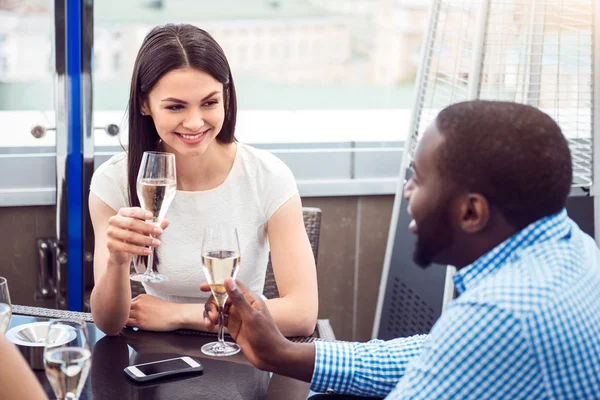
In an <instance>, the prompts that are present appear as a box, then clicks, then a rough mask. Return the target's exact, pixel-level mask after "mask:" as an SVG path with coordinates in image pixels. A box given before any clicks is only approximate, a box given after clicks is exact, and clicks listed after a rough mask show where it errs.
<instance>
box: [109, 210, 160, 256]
mask: <svg viewBox="0 0 600 400" xmlns="http://www.w3.org/2000/svg"><path fill="white" fill-rule="evenodd" d="M151 219H152V213H151V212H149V211H145V210H143V209H141V208H140V207H124V208H121V209H120V210H119V212H118V213H117V215H115V216H112V217H111V218H110V219H109V221H108V230H107V232H106V234H107V236H108V240H107V247H108V251H109V253H110V259H111V260H112V261H114V262H115V263H117V264H125V263H127V265H129V260H130V259H131V257H132V256H148V255H149V254H150V253H151V247H158V246H160V240H159V239H158V236H160V235H161V234H162V232H163V230H164V229H166V228H167V227H168V226H169V221H168V220H167V219H163V220H162V221H161V223H160V226H156V225H155V224H153V223H150V222H146V221H147V220H151Z"/></svg>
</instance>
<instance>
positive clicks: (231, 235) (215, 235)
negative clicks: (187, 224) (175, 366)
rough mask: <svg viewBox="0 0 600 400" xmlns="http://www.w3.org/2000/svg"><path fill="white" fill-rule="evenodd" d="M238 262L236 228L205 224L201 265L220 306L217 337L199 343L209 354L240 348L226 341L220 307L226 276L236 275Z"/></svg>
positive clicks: (224, 353) (223, 297) (225, 354)
mask: <svg viewBox="0 0 600 400" xmlns="http://www.w3.org/2000/svg"><path fill="white" fill-rule="evenodd" d="M239 266H240V243H239V239H238V233H237V229H235V228H228V227H208V228H206V229H205V230H204V240H203V242H202V269H203V270H204V275H205V276H206V280H207V281H208V284H209V285H210V290H211V292H212V294H213V296H214V297H215V300H216V302H217V307H218V310H219V338H218V341H217V342H212V343H207V344H205V345H204V346H202V352H203V353H204V354H206V355H209V356H217V357H219V356H231V355H233V354H236V353H238V352H239V351H240V346H238V345H237V344H235V343H231V342H226V341H225V326H224V324H223V321H224V315H223V307H224V306H225V302H226V301H227V290H226V289H225V278H232V279H235V277H236V275H237V272H238V268H239Z"/></svg>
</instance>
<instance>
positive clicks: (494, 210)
mask: <svg viewBox="0 0 600 400" xmlns="http://www.w3.org/2000/svg"><path fill="white" fill-rule="evenodd" d="M413 167H414V178H413V179H411V180H410V181H409V182H408V183H407V184H406V187H405V197H406V199H407V201H408V210H409V214H410V215H411V216H412V218H413V221H412V222H411V223H410V225H409V229H410V230H411V231H412V232H413V233H414V234H415V235H417V238H418V240H417V244H416V248H415V252H414V259H415V261H416V263H418V264H419V265H421V266H423V267H426V266H428V265H429V264H431V263H432V262H436V263H439V264H451V265H454V266H456V267H457V269H458V272H457V273H456V274H455V275H454V277H453V279H454V283H455V286H456V290H457V291H458V294H459V296H458V298H457V299H455V300H454V301H453V302H452V303H451V304H450V305H449V306H448V308H447V310H446V312H445V313H444V314H443V315H442V316H441V317H440V319H439V320H438V321H437V323H436V324H435V325H434V327H433V328H432V329H431V332H430V333H429V334H428V335H419V336H414V337H408V338H400V339H395V340H391V341H389V342H383V341H372V342H369V343H362V344H359V343H326V342H316V343H314V344H295V343H291V342H289V341H287V340H286V339H285V338H284V337H283V336H282V335H281V334H280V333H279V332H278V331H277V328H276V327H275V325H274V323H273V321H272V319H271V318H270V316H269V313H268V311H267V309H266V307H265V305H264V303H263V302H262V301H261V300H260V298H258V296H255V295H254V294H252V293H250V292H248V291H246V290H245V288H244V286H242V285H239V287H238V286H237V285H236V283H235V282H233V281H231V280H228V281H227V283H226V286H227V289H228V292H229V294H230V301H231V306H230V309H229V311H228V313H229V320H228V327H229V331H230V333H231V334H232V336H233V337H234V338H235V340H236V341H237V342H238V343H239V344H240V346H241V347H242V351H243V352H244V354H245V355H246V356H247V357H248V359H249V360H250V362H251V363H252V364H254V365H255V366H257V367H259V368H261V369H266V370H270V371H273V372H275V373H277V374H281V375H287V376H291V377H293V378H297V379H301V380H305V381H309V382H311V383H312V385H311V387H312V389H313V390H314V391H318V392H323V391H326V390H328V389H330V390H333V391H335V392H337V393H351V394H361V395H370V396H385V395H387V394H388V393H389V397H388V398H389V399H405V398H411V399H435V398H454V399H468V398H471V399H486V398H502V399H529V398H533V399H556V398H561V399H563V398H577V399H592V398H600V266H599V263H598V258H597V256H598V249H597V247H596V245H595V243H594V241H593V239H592V238H590V237H589V236H587V235H586V234H584V233H583V232H582V231H581V230H580V229H579V228H578V227H577V225H576V224H575V223H574V222H573V221H572V220H570V219H569V218H568V216H567V214H566V211H565V204H566V201H567V197H568V194H569V191H570V187H571V179H572V169H571V168H572V167H571V155H570V152H569V147H568V143H567V141H566V140H565V138H564V136H563V135H562V133H561V130H560V128H559V127H558V125H557V124H556V123H555V122H554V121H553V120H552V119H551V118H550V117H549V116H547V115H546V114H544V113H542V112H541V111H539V110H537V109H535V108H533V107H529V106H525V105H520V104H514V103H506V102H488V101H472V102H465V103H459V104H455V105H452V106H450V107H448V108H446V109H444V110H443V111H442V112H441V113H440V114H439V115H438V117H437V119H436V121H435V122H434V123H433V124H432V126H430V127H429V128H428V129H427V130H426V132H425V133H424V134H423V137H422V139H421V141H420V142H419V144H418V146H417V149H416V152H415V156H414V162H413ZM240 287H241V290H240ZM208 316H209V317H210V318H211V319H214V313H210V314H208ZM209 324H210V325H212V322H210V323H209Z"/></svg>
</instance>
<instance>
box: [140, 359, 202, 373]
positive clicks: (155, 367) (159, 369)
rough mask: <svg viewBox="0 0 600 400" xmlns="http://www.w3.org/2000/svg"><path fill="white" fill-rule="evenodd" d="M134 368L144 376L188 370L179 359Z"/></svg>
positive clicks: (186, 365)
mask: <svg viewBox="0 0 600 400" xmlns="http://www.w3.org/2000/svg"><path fill="white" fill-rule="evenodd" d="M136 367H137V368H138V369H139V370H140V371H142V372H143V373H144V374H146V375H154V374H160V373H163V372H170V371H177V370H179V369H186V368H190V365H189V364H188V363H186V362H185V361H183V360H182V359H181V358H176V359H174V360H167V361H158V362H156V363H152V364H146V365H136Z"/></svg>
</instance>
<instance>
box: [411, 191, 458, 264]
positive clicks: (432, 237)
mask: <svg viewBox="0 0 600 400" xmlns="http://www.w3.org/2000/svg"><path fill="white" fill-rule="evenodd" d="M439 204H442V206H440V207H438V208H437V209H435V210H434V211H433V212H432V213H430V214H429V215H428V216H427V217H426V218H424V219H423V221H421V222H420V223H418V224H417V243H416V244H415V250H414V252H413V261H414V262H415V263H416V264H417V265H418V266H419V267H421V268H427V267H429V266H430V265H431V264H432V263H433V260H434V258H435V257H436V256H437V255H438V254H440V253H441V252H442V251H444V250H446V249H447V248H448V247H450V246H451V245H452V242H453V235H452V230H451V225H450V208H449V206H448V203H447V202H440V203H439Z"/></svg>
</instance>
